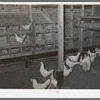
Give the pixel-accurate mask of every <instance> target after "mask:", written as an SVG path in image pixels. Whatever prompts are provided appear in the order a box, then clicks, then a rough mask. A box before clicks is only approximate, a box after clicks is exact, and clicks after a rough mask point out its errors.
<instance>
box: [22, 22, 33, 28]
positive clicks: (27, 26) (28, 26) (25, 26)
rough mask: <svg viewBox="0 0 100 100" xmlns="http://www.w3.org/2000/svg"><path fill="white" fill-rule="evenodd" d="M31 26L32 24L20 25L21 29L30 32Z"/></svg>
mask: <svg viewBox="0 0 100 100" xmlns="http://www.w3.org/2000/svg"><path fill="white" fill-rule="evenodd" d="M31 25H32V22H31V23H29V24H28V25H20V27H21V28H23V29H24V30H29V29H30V27H31Z"/></svg>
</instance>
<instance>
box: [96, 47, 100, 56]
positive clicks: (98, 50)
mask: <svg viewBox="0 0 100 100" xmlns="http://www.w3.org/2000/svg"><path fill="white" fill-rule="evenodd" d="M95 51H96V52H97V54H98V55H99V56H100V49H99V48H97V47H96V48H95Z"/></svg>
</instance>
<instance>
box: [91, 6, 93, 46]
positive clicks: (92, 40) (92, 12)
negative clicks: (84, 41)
mask: <svg viewBox="0 0 100 100" xmlns="http://www.w3.org/2000/svg"><path fill="white" fill-rule="evenodd" d="M91 9H92V14H91V15H92V16H93V15H94V5H92V8H91ZM93 22H94V20H92V21H91V23H93ZM93 33H94V31H93V30H92V31H91V46H92V45H93Z"/></svg>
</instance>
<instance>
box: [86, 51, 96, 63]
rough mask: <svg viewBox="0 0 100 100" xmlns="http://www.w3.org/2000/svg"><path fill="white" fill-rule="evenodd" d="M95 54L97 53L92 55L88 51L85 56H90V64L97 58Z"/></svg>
mask: <svg viewBox="0 0 100 100" xmlns="http://www.w3.org/2000/svg"><path fill="white" fill-rule="evenodd" d="M97 53H98V52H95V53H92V52H91V51H90V50H88V52H87V54H88V55H89V56H90V61H91V62H94V59H95V58H96V57H97Z"/></svg>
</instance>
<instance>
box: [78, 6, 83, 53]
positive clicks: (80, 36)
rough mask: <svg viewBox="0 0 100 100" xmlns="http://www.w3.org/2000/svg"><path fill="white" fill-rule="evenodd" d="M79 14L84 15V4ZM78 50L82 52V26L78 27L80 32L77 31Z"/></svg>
mask: <svg viewBox="0 0 100 100" xmlns="http://www.w3.org/2000/svg"><path fill="white" fill-rule="evenodd" d="M81 16H84V5H82V8H81ZM78 23H80V20H79V21H78ZM83 23H84V22H83ZM79 52H80V53H82V52H83V28H80V32H79Z"/></svg>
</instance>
